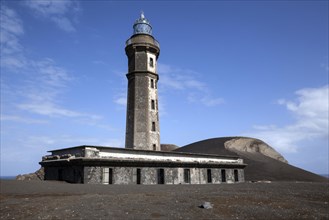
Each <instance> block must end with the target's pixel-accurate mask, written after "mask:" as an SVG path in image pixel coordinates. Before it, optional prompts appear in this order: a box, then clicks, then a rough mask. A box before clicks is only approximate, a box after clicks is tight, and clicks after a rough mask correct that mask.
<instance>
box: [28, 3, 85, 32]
mask: <svg viewBox="0 0 329 220" xmlns="http://www.w3.org/2000/svg"><path fill="white" fill-rule="evenodd" d="M26 6H27V7H29V8H30V9H32V10H33V11H34V12H35V13H36V14H37V15H40V16H42V17H43V18H46V19H49V20H50V21H52V22H54V23H55V24H56V25H57V26H58V27H59V28H60V29H62V30H64V31H66V32H74V31H76V29H75V27H74V25H73V22H74V21H75V18H69V15H73V16H74V15H76V13H77V12H79V11H81V9H80V6H79V4H78V2H77V1H59V0H27V1H26Z"/></svg>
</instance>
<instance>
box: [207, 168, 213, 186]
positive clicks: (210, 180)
mask: <svg viewBox="0 0 329 220" xmlns="http://www.w3.org/2000/svg"><path fill="white" fill-rule="evenodd" d="M207 182H208V183H212V177H211V169H207Z"/></svg>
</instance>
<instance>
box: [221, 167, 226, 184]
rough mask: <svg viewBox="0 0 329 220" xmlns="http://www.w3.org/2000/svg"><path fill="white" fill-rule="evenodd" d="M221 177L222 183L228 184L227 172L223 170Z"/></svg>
mask: <svg viewBox="0 0 329 220" xmlns="http://www.w3.org/2000/svg"><path fill="white" fill-rule="evenodd" d="M221 176H222V183H225V182H226V172H225V170H224V169H223V170H221Z"/></svg>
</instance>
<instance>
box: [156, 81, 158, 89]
mask: <svg viewBox="0 0 329 220" xmlns="http://www.w3.org/2000/svg"><path fill="white" fill-rule="evenodd" d="M155 88H156V89H157V88H158V80H155Z"/></svg>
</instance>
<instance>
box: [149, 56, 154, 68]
mask: <svg viewBox="0 0 329 220" xmlns="http://www.w3.org/2000/svg"><path fill="white" fill-rule="evenodd" d="M150 67H154V61H153V58H152V57H150Z"/></svg>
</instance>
